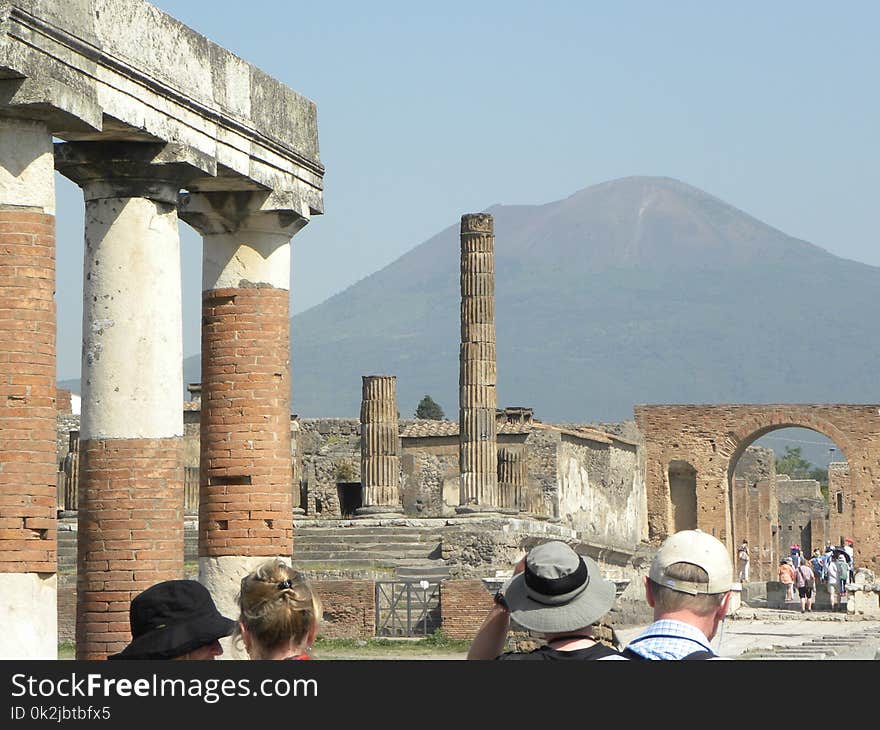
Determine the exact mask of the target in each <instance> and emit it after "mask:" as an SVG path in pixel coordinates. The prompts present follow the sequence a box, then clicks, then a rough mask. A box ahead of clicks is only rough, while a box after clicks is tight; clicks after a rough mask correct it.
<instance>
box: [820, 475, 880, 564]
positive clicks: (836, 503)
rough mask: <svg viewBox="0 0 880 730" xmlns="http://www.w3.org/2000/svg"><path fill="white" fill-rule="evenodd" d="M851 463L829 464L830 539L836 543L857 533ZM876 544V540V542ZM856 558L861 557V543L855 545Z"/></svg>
mask: <svg viewBox="0 0 880 730" xmlns="http://www.w3.org/2000/svg"><path fill="white" fill-rule="evenodd" d="M851 492H852V489H851V486H850V470H849V465H848V464H846V463H845V462H843V463H842V462H836V461H835V462H832V463H831V464H829V465H828V539H829V540H830V541H831V542H832V543H833V544H835V545H842V544H843V540H844V539H845V538H847V537H852V536H853V534H854V533H855V529H854V526H853V501H852V497H851V496H850V494H851ZM874 544H875V545H876V542H875V543H874ZM854 550H855V554H856V559H857V560H858V559H859V543H858V542H856V544H855V546H854Z"/></svg>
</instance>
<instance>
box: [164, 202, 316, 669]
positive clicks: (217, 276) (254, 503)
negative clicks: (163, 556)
mask: <svg viewBox="0 0 880 730" xmlns="http://www.w3.org/2000/svg"><path fill="white" fill-rule="evenodd" d="M264 197H265V196H264V195H261V194H259V193H190V194H188V195H185V196H182V200H181V216H182V217H183V219H184V220H185V221H187V223H189V224H191V225H192V226H193V227H195V228H196V229H197V230H198V231H199V232H200V233H201V234H202V236H203V260H202V411H201V431H200V442H201V453H200V479H199V490H200V491H199V580H200V581H201V582H202V583H203V584H204V585H205V586H206V587H207V588H208V590H210V591H211V594H212V595H213V597H214V600H215V602H216V603H217V606H218V608H219V609H220V611H221V612H226V614H225V615H227V616H234V615H236V612H237V610H238V609H237V606H236V603H235V597H236V594H237V593H238V590H239V586H240V581H241V578H242V577H243V576H244V575H246V574H247V573H248V572H249V571H250V570H252V569H253V567H254V566H255V565H256V564H258V563H260V562H262V561H263V560H265V559H266V558H267V557H272V556H280V557H283V558H287V559H290V557H291V555H292V553H293V512H292V509H293V504H292V499H291V490H292V481H293V461H292V456H291V427H290V311H289V310H290V239H291V237H292V236H293V235H294V234H295V233H296V232H297V231H299V230H300V229H301V228H302V227H303V226H304V225H305V224H306V222H307V219H306V218H304V217H302V216H300V215H299V214H297V213H295V212H294V211H289V210H277V209H276V210H265V209H262V208H261V205H262V204H263V201H264ZM223 643H224V649H225V650H226V651H225V653H224V657H225V658H238V657H240V656H242V655H241V652H239V651H238V650H237V648H236V647H235V646H234V645H233V644H232V643H231V642H230V641H229V640H225V641H224V642H223Z"/></svg>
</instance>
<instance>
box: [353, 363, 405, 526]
mask: <svg viewBox="0 0 880 730" xmlns="http://www.w3.org/2000/svg"><path fill="white" fill-rule="evenodd" d="M396 386H397V378H396V377H395V376H393V375H364V376H363V384H362V395H363V397H362V400H361V480H362V482H363V484H362V494H363V506H362V507H360V508H358V510H357V514H358V515H364V516H370V517H375V516H376V515H379V514H397V515H400V514H401V507H400V429H399V425H398V414H397V387H396Z"/></svg>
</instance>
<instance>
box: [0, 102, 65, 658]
mask: <svg viewBox="0 0 880 730" xmlns="http://www.w3.org/2000/svg"><path fill="white" fill-rule="evenodd" d="M52 165H53V163H52V136H51V134H50V132H49V130H48V128H47V127H46V125H45V124H43V123H41V122H37V121H30V120H26V119H17V118H7V117H0V252H2V255H0V621H2V624H3V631H2V632H0V658H2V659H56V658H57V656H58V641H57V637H58V634H57V628H56V626H57V603H56V593H57V583H56V565H57V549H56V518H55V515H56V511H55V509H56V500H57V487H56V479H57V478H58V472H57V467H58V465H57V464H56V463H55V438H56V428H57V421H56V410H55V302H54V299H53V294H54V291H55V177H54V176H55V171H54V169H53V166H52Z"/></svg>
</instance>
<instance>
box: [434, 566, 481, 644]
mask: <svg viewBox="0 0 880 730" xmlns="http://www.w3.org/2000/svg"><path fill="white" fill-rule="evenodd" d="M490 608H492V594H491V593H489V591H487V590H486V586H485V585H484V584H483V581H481V580H446V581H443V583H441V584H440V615H441V624H440V626H441V629H442V631H443V632H444V633H445V634H447V635H448V636H449V637H451V638H453V639H466V640H470V639H473V638H474V636H475V635H476V633H477V630H478V629H479V628H480V626H481V625H482V623H483V620H484V619H485V618H486V614H487V613H489V609H490Z"/></svg>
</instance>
